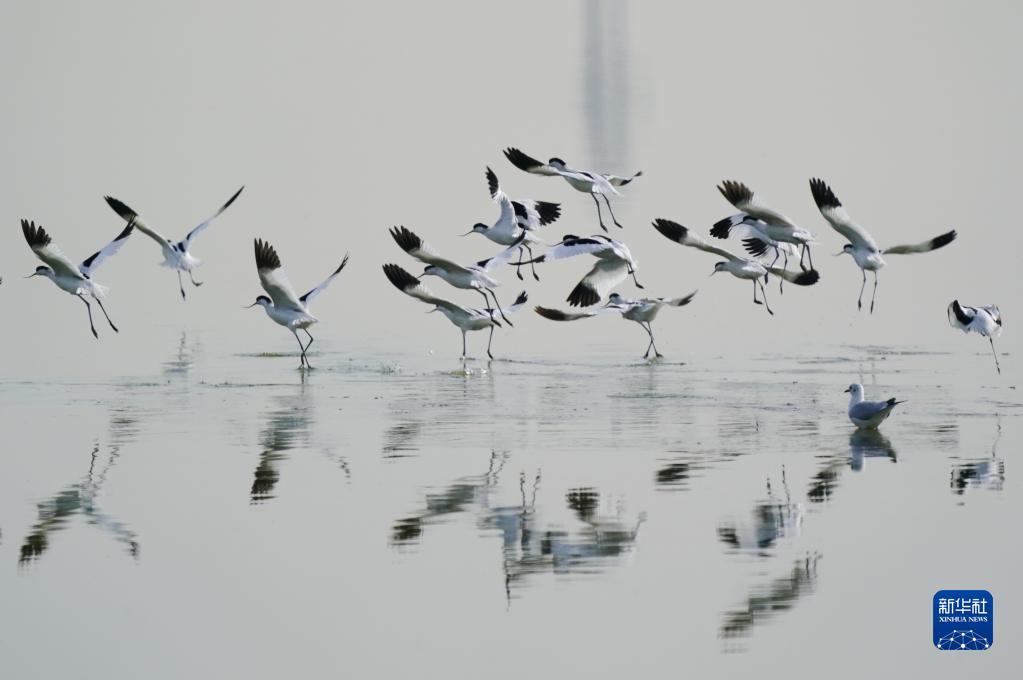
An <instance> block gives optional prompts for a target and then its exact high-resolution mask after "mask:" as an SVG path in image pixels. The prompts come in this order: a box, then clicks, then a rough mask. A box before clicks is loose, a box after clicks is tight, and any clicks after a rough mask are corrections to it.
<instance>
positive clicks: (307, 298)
mask: <svg viewBox="0 0 1023 680" xmlns="http://www.w3.org/2000/svg"><path fill="white" fill-rule="evenodd" d="M346 264H348V255H347V254H345V256H344V259H343V260H341V264H340V265H339V266H338V268H337V269H335V270H334V273H333V274H331V275H330V276H328V277H327V278H326V280H324V282H323V283H321V284H320V285H318V286H316V287H315V288H313V289H312V290H310V291H309V292H308V293H306V294H305V295H303V296H302V297H297V296H296V295H295V290H294V288H292V287H291V282H290V281H288V277H287V276H285V274H284V270H283V269H282V268H281V260H280V258H279V257H277V251H276V250H274V247H273V246H272V245H270V244H269V243H267V242H266V241H262V240H260V239H258V238H257V239H256V272H257V273H258V274H259V282H260V284H262V286H263V290H265V291H266V292H267V294H268V295H269V296H270V297H267V296H266V295H260V296H259V297H257V298H256V301H255V302H253V303H252V304H251V305H249V306H248V307H255V306H256V305H259V306H261V307H262V308H263V309H264V310H265V311H266V315H267V316H269V317H270V318H271V319H273V320H274V322H275V323H278V324H280V325H281V326H284V327H285V328H287V329H288V330H289V331H291V332H292V333H293V334H294V335H295V339H296V340H298V346H299V348H300V349H301V351H302V354H301V357H300V358H299V368H312V365H311V364H310V363H309V359H307V358H306V352H307V351H309V348H310V347H311V346H312V344H313V336H312V333H310V332H309V327H310V326H312V325H313V324H314V323H316V322H317V321H319V319H317V318H316V317H315V316H313V315H312V313H311V312H310V311H309V306H308V305H309V303H310V302H311V301H312V299H313V298H315V297H316V296H317V295H319V294H320V293H322V292H323V291H324V290H325V289H326V288H327V286H329V285H330V282H331V281H333V280H334V277H335V276H337V275H338V274H340V273H341V270H342V269H344V268H345V265H346ZM248 307H247V308H248ZM247 308H246V309H247ZM299 329H301V330H304V331H305V334H306V335H308V336H309V344H307V345H303V344H302V338H300V337H299V336H298V331H299Z"/></svg>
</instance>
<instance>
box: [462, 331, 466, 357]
mask: <svg viewBox="0 0 1023 680" xmlns="http://www.w3.org/2000/svg"><path fill="white" fill-rule="evenodd" d="M465 354H466V350H465V331H462V361H465Z"/></svg>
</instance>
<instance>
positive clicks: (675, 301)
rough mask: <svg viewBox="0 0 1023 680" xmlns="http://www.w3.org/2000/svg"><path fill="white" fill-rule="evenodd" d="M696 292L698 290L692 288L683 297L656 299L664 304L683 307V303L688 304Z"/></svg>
mask: <svg viewBox="0 0 1023 680" xmlns="http://www.w3.org/2000/svg"><path fill="white" fill-rule="evenodd" d="M698 292H699V291H696V290H694V291H693V292H692V293H690V294H689V295H686V296H685V297H677V298H659V299H658V300H659V302H663V303H664V304H666V305H668V306H670V307H684V306H685V305H688V304H689V303H690V302H692V301H693V298H694V297H696V294H697V293H698Z"/></svg>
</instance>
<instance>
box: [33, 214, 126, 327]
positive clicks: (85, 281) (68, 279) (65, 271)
mask: <svg viewBox="0 0 1023 680" xmlns="http://www.w3.org/2000/svg"><path fill="white" fill-rule="evenodd" d="M134 229H135V224H134V222H133V221H129V222H128V224H127V225H126V226H125V227H124V229H122V230H121V233H119V234H118V235H117V237H116V238H114V240H113V241H111V242H110V243H108V244H107V245H105V246H104V247H103V248H102V249H100V250H98V251H96V252H95V253H93V254H92V255H90V256H89V257H87V258H86V259H85V260H83V261H82V263H81V264H78V265H76V264H74V263H73V262H71V260H70V259H68V257H67V255H65V254H64V253H63V252H62V251H61V250H60V248H58V247H57V246H56V244H54V243H53V242H52V239H51V238H50V235H49V234H47V233H46V231H45V230H44V229H43V227H42V225H40V226H38V227H37V226H36V224H35V222H30V221H28V220H22V221H21V231H22V233H23V234H24V235H25V241H26V242H27V243H28V245H29V248H31V249H32V252H34V253H35V254H36V257H38V258H39V259H40V260H42V261H43V262H44V263H45V264H46V265H48V266H45V267H36V270H35V272H34V273H33V274H31V275H30V276H29V277H28V278H31V277H32V276H42V277H43V278H46V279H49V280H50V281H53V283H54V284H56V286H57V287H58V288H60V289H61V290H63V291H65V292H67V293H70V294H71V295H74V296H75V297H77V298H79V299H80V300H81V301H82V302H84V303H85V306H86V308H87V309H88V310H89V328H90V329H91V330H92V334H93V336H94V337H96V338H99V334H98V333H96V326H95V325H94V324H93V323H92V307H91V306H90V305H89V301H88V300H86V299H85V296H86V295H88V296H89V297H91V298H92V299H93V300H95V301H96V304H98V305H99V308H100V309H101V310H102V311H103V316H105V317H106V319H107V323H109V324H110V327H111V328H112V329H114V332H115V333H116V332H119V331H118V330H117V326H115V325H114V323H113V321H111V320H110V316H109V315H107V310H106V308H104V307H103V302H102V298H103V297H105V296H106V294H107V292H109V289H108V288H107V287H106V286H103V285H100V284H99V283H97V282H95V281H93V280H92V274H93V272H94V271H96V269H97V268H98V267H99V266H100V265H101V264H103V262H104V261H106V260H107V258H109V257H110V256H112V255H113V254H115V253H116V252H117V251H118V250H120V249H121V246H123V245H124V243H125V241H126V240H127V239H128V237H129V236H130V235H131V232H132V231H133V230H134Z"/></svg>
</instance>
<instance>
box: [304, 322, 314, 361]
mask: <svg viewBox="0 0 1023 680" xmlns="http://www.w3.org/2000/svg"><path fill="white" fill-rule="evenodd" d="M302 330H304V331H305V334H306V335H308V336H309V344H307V345H306V346H305V349H304V350H302V353H303V354H307V353H308V352H309V348H310V347H312V346H313V334H312V333H310V332H309V329H308V328H303V329H302ZM305 365H306V366H308V367H309V368H312V367H313V365H312V364H310V363H309V357H308V355H307V356H306V358H305Z"/></svg>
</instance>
